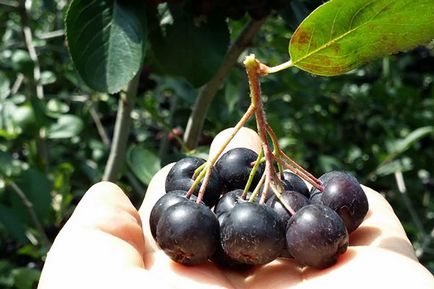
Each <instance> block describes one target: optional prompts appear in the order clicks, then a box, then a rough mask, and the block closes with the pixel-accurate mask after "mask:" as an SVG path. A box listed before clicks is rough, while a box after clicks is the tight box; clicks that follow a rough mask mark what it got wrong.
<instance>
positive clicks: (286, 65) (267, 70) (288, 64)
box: [260, 60, 294, 76]
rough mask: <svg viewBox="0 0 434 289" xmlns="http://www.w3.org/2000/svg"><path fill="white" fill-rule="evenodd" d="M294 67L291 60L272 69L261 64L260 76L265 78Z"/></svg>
mask: <svg viewBox="0 0 434 289" xmlns="http://www.w3.org/2000/svg"><path fill="white" fill-rule="evenodd" d="M293 66H294V63H293V62H292V61H291V60H288V61H286V62H284V63H282V64H279V65H276V66H272V67H269V66H267V65H265V64H262V63H261V64H260V75H261V76H265V75H267V74H271V73H276V72H279V71H282V70H285V69H287V68H290V67H293Z"/></svg>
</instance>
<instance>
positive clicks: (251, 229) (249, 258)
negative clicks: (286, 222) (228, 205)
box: [220, 202, 285, 265]
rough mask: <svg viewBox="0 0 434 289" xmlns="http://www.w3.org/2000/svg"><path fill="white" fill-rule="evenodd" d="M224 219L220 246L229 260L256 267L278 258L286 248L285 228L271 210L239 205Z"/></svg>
mask: <svg viewBox="0 0 434 289" xmlns="http://www.w3.org/2000/svg"><path fill="white" fill-rule="evenodd" d="M223 215H225V217H224V218H223V220H222V221H221V226H220V243H221V245H222V248H223V250H224V252H225V253H226V254H227V255H228V256H229V257H230V258H231V259H232V260H235V261H237V262H240V263H243V264H251V265H259V264H266V263H268V262H270V261H272V260H274V259H275V258H277V257H278V256H279V255H280V253H281V251H282V248H283V247H284V244H285V233H284V226H283V224H282V221H281V220H280V217H279V216H278V215H277V213H276V212H274V211H273V210H272V209H271V208H269V207H268V206H265V205H259V204H256V203H250V202H246V203H239V204H237V205H236V206H235V207H234V208H233V209H232V210H230V211H229V212H227V213H225V214H223Z"/></svg>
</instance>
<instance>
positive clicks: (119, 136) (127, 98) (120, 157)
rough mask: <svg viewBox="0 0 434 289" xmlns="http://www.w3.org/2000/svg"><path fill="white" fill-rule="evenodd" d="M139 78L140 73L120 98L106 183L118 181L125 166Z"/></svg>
mask: <svg viewBox="0 0 434 289" xmlns="http://www.w3.org/2000/svg"><path fill="white" fill-rule="evenodd" d="M139 78H140V71H139V72H137V74H136V76H135V77H134V78H133V79H132V80H131V81H130V82H129V83H128V87H127V90H126V91H125V92H122V93H121V95H120V98H119V108H118V114H117V116H116V123H115V129H114V134H113V140H112V145H111V148H110V155H109V157H108V160H107V164H106V167H105V169H104V175H103V180H105V181H111V182H114V181H116V180H117V179H118V175H119V172H120V171H121V169H122V168H123V166H124V160H125V154H126V149H127V142H128V135H129V133H130V122H131V118H130V114H131V111H132V110H133V108H134V102H135V99H136V94H137V87H138V84H139Z"/></svg>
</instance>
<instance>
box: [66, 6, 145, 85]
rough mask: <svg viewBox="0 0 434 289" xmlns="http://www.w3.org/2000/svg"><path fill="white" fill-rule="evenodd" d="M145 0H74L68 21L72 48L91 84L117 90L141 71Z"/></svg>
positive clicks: (69, 10) (82, 75)
mask: <svg viewBox="0 0 434 289" xmlns="http://www.w3.org/2000/svg"><path fill="white" fill-rule="evenodd" d="M143 5H144V3H143V2H142V1H137V2H136V1H118V0H92V1H87V0H74V1H72V2H71V4H70V6H69V9H68V11H67V15H66V20H65V25H66V37H67V40H68V47H69V52H70V54H71V57H72V61H73V62H74V65H75V67H76V68H77V70H78V72H79V74H80V76H81V77H82V78H83V80H84V81H85V82H86V84H87V85H89V86H90V87H91V88H93V89H95V90H98V91H103V92H109V93H115V92H118V91H120V90H121V89H122V88H124V87H125V86H126V85H127V83H128V81H130V80H131V79H132V78H133V77H134V75H135V74H136V73H137V72H138V71H139V69H140V67H141V64H142V60H143V57H144V54H145V46H146V38H147V28H146V15H145V12H144V9H143Z"/></svg>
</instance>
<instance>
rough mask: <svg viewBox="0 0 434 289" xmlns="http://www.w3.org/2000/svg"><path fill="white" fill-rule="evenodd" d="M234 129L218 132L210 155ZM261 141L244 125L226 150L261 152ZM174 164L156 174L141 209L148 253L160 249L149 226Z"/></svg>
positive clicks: (215, 151)
mask: <svg viewBox="0 0 434 289" xmlns="http://www.w3.org/2000/svg"><path fill="white" fill-rule="evenodd" d="M232 131H233V128H228V129H225V130H223V131H222V132H220V133H219V134H217V136H216V137H215V138H214V140H213V142H212V143H211V146H210V152H209V155H210V156H212V155H214V154H216V153H217V152H218V151H219V150H220V148H221V147H222V145H223V143H224V142H225V141H226V139H227V138H228V137H229V135H230V134H231V133H232ZM260 143H261V141H260V139H259V136H258V134H257V133H256V132H255V131H254V130H252V129H250V128H245V127H243V128H241V129H240V130H239V131H238V133H237V134H236V135H235V137H234V138H233V139H232V141H231V142H230V143H229V144H228V147H227V148H226V150H228V149H230V148H236V147H247V148H250V149H252V150H254V151H256V152H259V150H260V148H261V145H260ZM172 166H173V164H169V165H167V166H165V167H164V168H162V169H161V170H160V171H159V172H157V174H155V175H154V177H153V178H152V180H151V182H150V183H149V186H148V189H147V191H146V195H145V198H144V200H143V203H142V205H141V206H140V209H139V213H140V216H141V218H142V222H143V231H144V234H145V239H146V249H145V252H147V253H148V252H153V251H155V250H157V249H158V246H157V245H156V243H155V241H154V240H153V238H152V235H151V230H150V227H149V215H150V214H151V210H152V207H153V206H154V204H155V203H156V202H157V201H158V199H159V198H160V197H161V196H163V195H164V194H165V193H166V190H165V181H166V176H167V174H168V172H169V170H170V168H171V167H172Z"/></svg>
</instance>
